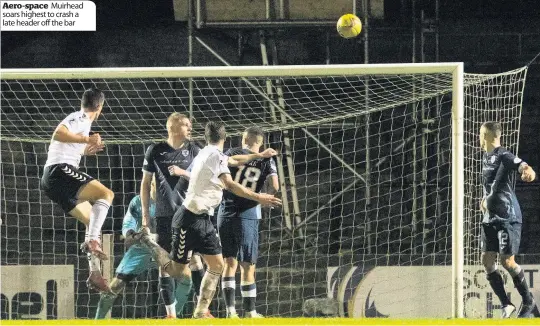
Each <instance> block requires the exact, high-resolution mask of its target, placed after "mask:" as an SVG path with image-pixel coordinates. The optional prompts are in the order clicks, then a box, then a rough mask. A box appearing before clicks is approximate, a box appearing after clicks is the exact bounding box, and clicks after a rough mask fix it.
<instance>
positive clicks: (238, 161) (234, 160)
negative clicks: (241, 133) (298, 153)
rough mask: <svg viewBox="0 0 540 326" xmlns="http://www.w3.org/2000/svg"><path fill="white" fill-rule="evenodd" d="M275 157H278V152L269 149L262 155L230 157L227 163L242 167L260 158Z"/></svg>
mask: <svg viewBox="0 0 540 326" xmlns="http://www.w3.org/2000/svg"><path fill="white" fill-rule="evenodd" d="M275 155H277V152H276V151H275V150H274V149H272V148H268V149H266V150H264V151H263V152H261V153H254V154H241V155H234V156H229V159H228V161H227V163H228V165H229V166H240V165H244V164H246V163H247V162H249V161H253V160H256V159H258V158H267V157H272V156H275Z"/></svg>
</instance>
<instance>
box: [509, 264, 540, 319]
mask: <svg viewBox="0 0 540 326" xmlns="http://www.w3.org/2000/svg"><path fill="white" fill-rule="evenodd" d="M501 265H502V266H503V267H504V269H506V270H507V271H508V273H510V276H512V280H513V281H514V286H515V287H516V289H517V291H518V292H519V294H520V295H521V298H522V302H521V308H520V309H519V313H518V318H528V317H530V316H531V314H532V313H533V311H534V310H535V308H536V302H535V301H534V297H533V296H532V294H531V292H530V290H529V286H528V285H527V281H526V280H525V274H524V273H523V270H522V269H521V266H519V265H518V264H517V263H516V261H515V260H514V255H501Z"/></svg>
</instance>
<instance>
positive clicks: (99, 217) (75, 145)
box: [40, 88, 114, 291]
mask: <svg viewBox="0 0 540 326" xmlns="http://www.w3.org/2000/svg"><path fill="white" fill-rule="evenodd" d="M104 102H105V95H104V94H103V92H102V91H100V90H99V89H96V88H90V89H88V90H86V91H85V92H84V94H83V96H82V99H81V110H80V111H77V112H73V113H71V114H70V115H68V116H67V117H66V118H65V119H64V120H62V122H60V124H59V125H58V126H57V127H56V130H55V131H54V133H53V135H52V139H51V144H50V146H49V151H48V155H47V162H46V163H45V168H44V171H43V176H42V178H41V182H40V187H41V189H42V190H43V191H44V192H45V194H47V196H48V197H49V198H50V199H51V200H52V201H53V202H55V203H57V204H59V205H60V206H61V207H62V209H63V210H64V211H65V212H66V213H68V214H69V215H71V216H73V217H75V218H76V219H77V220H78V221H80V222H82V223H84V225H85V226H86V235H85V241H84V243H83V245H82V246H81V249H82V250H83V252H85V253H86V254H87V256H88V263H89V265H90V276H89V277H88V280H87V285H88V287H89V288H92V289H96V290H99V291H109V287H108V285H107V282H106V280H105V279H104V278H103V276H102V275H101V270H100V260H105V259H107V256H106V255H105V253H104V252H103V250H102V249H101V242H100V238H99V236H100V233H101V227H102V226H103V222H104V221H105V218H106V217H107V213H108V211H109V208H110V206H111V204H112V201H113V198H114V193H113V192H112V191H111V190H110V189H108V188H107V187H105V186H104V185H103V184H101V183H100V182H99V181H98V180H95V179H94V178H92V177H91V176H89V175H88V174H86V173H84V172H81V171H79V164H80V161H81V157H82V156H83V155H95V154H96V153H97V152H99V151H102V150H103V148H104V145H103V143H102V142H101V136H100V135H99V134H98V133H94V134H92V135H90V127H91V125H92V122H93V121H95V120H96V119H97V118H98V117H99V115H100V114H101V110H102V109H103V103H104Z"/></svg>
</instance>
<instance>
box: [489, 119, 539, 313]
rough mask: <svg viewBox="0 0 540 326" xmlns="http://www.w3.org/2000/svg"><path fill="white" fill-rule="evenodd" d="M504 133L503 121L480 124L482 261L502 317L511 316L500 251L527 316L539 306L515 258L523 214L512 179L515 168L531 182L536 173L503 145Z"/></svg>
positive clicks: (511, 310) (522, 176) (512, 311)
mask: <svg viewBox="0 0 540 326" xmlns="http://www.w3.org/2000/svg"><path fill="white" fill-rule="evenodd" d="M501 133H502V129H501V125H500V124H499V123H497V122H486V123H484V124H483V125H482V127H481V128H480V146H481V147H482V149H483V150H484V151H485V153H484V157H483V159H482V177H483V178H482V179H483V182H482V183H483V188H484V197H483V198H482V202H481V204H480V206H481V210H482V212H483V219H482V264H483V265H484V268H485V270H486V273H487V279H488V281H489V284H490V285H491V288H492V289H493V292H495V294H496V295H497V297H499V299H500V301H501V305H502V317H503V318H509V317H510V316H511V315H512V314H513V313H514V312H515V310H516V308H515V306H514V305H513V304H512V303H511V302H510V298H508V295H507V294H506V290H505V288H504V281H503V278H502V276H501V274H500V273H499V271H498V270H497V255H500V261H501V264H502V266H503V267H504V269H506V270H507V271H508V273H510V275H511V276H512V280H513V281H514V285H515V287H516V289H517V290H518V292H519V294H520V295H521V297H522V300H523V301H522V305H521V309H520V311H519V314H518V317H520V318H526V317H530V316H531V314H532V313H533V312H534V313H537V309H536V303H535V301H534V298H533V296H532V294H531V293H530V291H529V287H528V285H527V281H526V279H525V276H524V273H523V270H522V269H521V267H520V266H519V265H518V264H517V263H516V262H515V260H514V256H515V255H516V254H517V253H518V251H519V245H520V240H521V225H522V216H521V209H520V207H519V203H518V201H517V198H516V195H515V193H514V190H513V183H514V176H515V171H517V172H519V173H520V174H521V179H522V180H523V181H525V182H532V181H533V180H534V179H535V177H536V173H535V172H534V170H533V169H532V168H531V167H530V166H529V165H527V163H525V162H523V161H522V160H521V159H520V158H518V157H516V156H514V155H513V154H512V153H510V152H509V151H508V150H506V149H505V148H504V147H502V146H501V142H500V138H501Z"/></svg>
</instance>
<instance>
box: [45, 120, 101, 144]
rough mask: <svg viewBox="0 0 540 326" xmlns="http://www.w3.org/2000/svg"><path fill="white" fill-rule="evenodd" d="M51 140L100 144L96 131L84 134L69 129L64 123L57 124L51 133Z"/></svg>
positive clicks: (99, 137)
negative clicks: (87, 134) (88, 134)
mask: <svg viewBox="0 0 540 326" xmlns="http://www.w3.org/2000/svg"><path fill="white" fill-rule="evenodd" d="M52 138H53V140H56V141H59V142H62V143H78V144H90V145H101V136H100V135H99V134H98V133H94V134H92V135H91V136H84V135H81V134H76V133H74V132H71V131H69V129H68V128H67V127H66V125H64V124H60V125H58V127H56V130H55V131H54V133H53V137H52Z"/></svg>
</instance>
